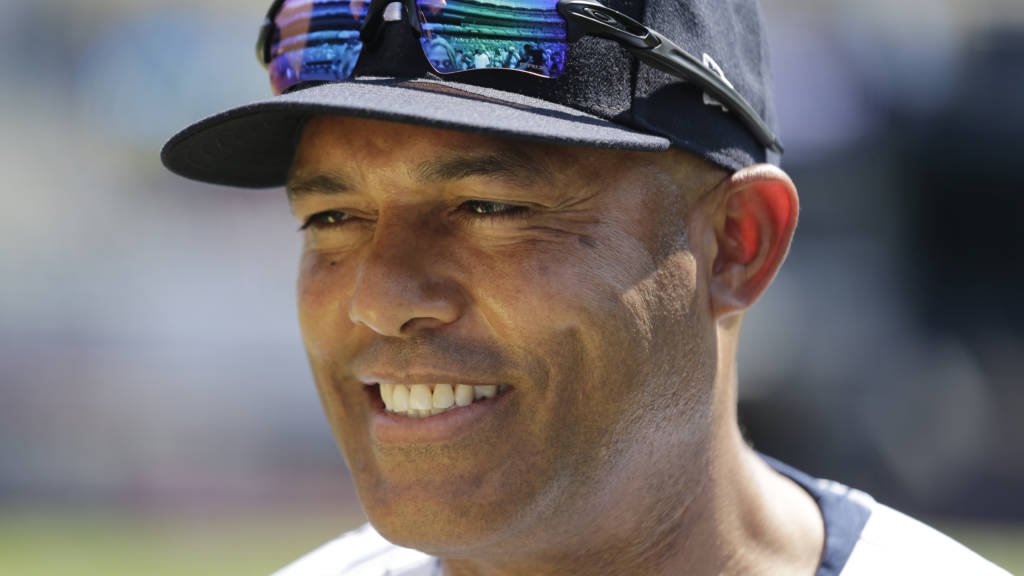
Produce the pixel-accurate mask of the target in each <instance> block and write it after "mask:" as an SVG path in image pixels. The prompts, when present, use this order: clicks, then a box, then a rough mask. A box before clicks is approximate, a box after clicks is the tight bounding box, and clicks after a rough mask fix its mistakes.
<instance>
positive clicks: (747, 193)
mask: <svg viewBox="0 0 1024 576" xmlns="http://www.w3.org/2000/svg"><path fill="white" fill-rule="evenodd" d="M722 187H723V189H722V190H720V191H719V198H720V199H721V201H720V202H719V203H718V204H717V205H716V208H715V214H714V218H713V221H714V236H715V245H716V251H715V257H714V262H713V264H712V267H711V304H712V313H713V315H714V317H715V318H721V317H724V316H728V315H730V314H732V313H735V312H739V311H742V310H745V309H746V308H748V307H749V306H750V305H751V304H753V303H754V302H755V301H756V300H757V298H758V297H759V296H760V295H761V294H762V293H763V292H764V290H765V289H766V288H767V287H768V285H769V284H770V283H771V281H772V279H773V278H774V277H775V273H776V272H777V271H778V269H779V266H781V265H782V262H783V260H785V258H786V253H787V252H788V250H789V244H790V241H791V240H792V238H793V231H794V230H795V229H796V220H797V214H798V213H799V200H798V198H797V193H796V187H795V186H794V185H793V182H792V180H790V179H789V177H788V176H787V175H786V173H785V172H783V171H782V170H780V169H779V168H777V167H775V166H770V165H765V164H762V165H758V166H751V167H749V168H745V169H743V170H740V171H739V172H736V173H735V174H733V175H732V176H731V177H730V178H729V180H727V181H726V182H723V183H722Z"/></svg>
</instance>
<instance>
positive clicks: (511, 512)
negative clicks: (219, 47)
mask: <svg viewBox="0 0 1024 576" xmlns="http://www.w3.org/2000/svg"><path fill="white" fill-rule="evenodd" d="M640 20H642V21H643V22H642V23H641V22H640ZM440 40H443V43H444V44H445V45H449V46H458V47H460V49H462V47H466V48H467V49H469V50H480V51H481V52H486V51H494V53H500V52H508V53H517V52H519V51H521V50H528V51H529V50H532V51H533V52H536V53H538V54H544V65H543V66H540V65H538V67H537V68H536V69H535V70H533V71H532V72H529V71H528V72H523V71H521V70H502V69H497V70H496V69H488V70H476V71H472V70H471V71H467V72H464V73H460V74H452V75H451V76H448V74H449V73H454V72H456V70H455V69H454V65H452V66H453V69H448V66H449V64H446V63H445V62H447V61H446V60H443V59H436V58H434V59H430V58H429V56H430V54H431V52H430V51H431V47H432V46H436V45H437V43H438V42H439V41H440ZM526 47H529V48H526ZM325 54H330V56H329V57H326V56H325ZM260 55H261V58H262V60H263V61H264V63H265V64H266V65H267V67H268V70H269V71H270V74H271V82H272V86H273V87H274V89H275V91H276V92H279V93H281V95H279V96H277V97H275V98H273V99H271V100H268V101H265V102H261V103H257V104H253V105H249V106H246V107H242V108H238V109H235V110H232V111H229V112H226V113H225V114H222V115H219V116H216V117H213V118H210V119H207V120H205V121H203V122H200V123H198V124H196V125H194V126H192V127H190V128H188V129H186V130H185V131H184V132H182V133H181V134H179V135H177V136H176V137H175V138H174V139H172V140H171V142H169V143H168V145H167V147H166V148H165V150H164V154H163V158H164V162H165V163H166V164H167V165H168V166H169V167H170V168H171V169H172V170H174V171H176V172H178V173H181V174H183V175H185V176H188V177H191V178H196V179H200V180H205V181H209V182H216V183H225V184H232V185H237V186H247V187H275V186H281V185H285V186H286V189H287V193H288V199H289V202H290V205H291V209H292V212H293V214H294V215H295V217H296V218H297V219H298V221H299V223H300V225H301V228H302V232H303V234H304V248H303V253H302V263H301V266H300V273H299V282H298V303H299V306H298V308H299V319H300V323H301V328H302V335H303V339H304V342H305V346H306V350H307V353H308V356H309V361H310V365H311V367H312V372H313V376H314V380H315V383H316V388H317V390H318V392H319V395H320V399H321V401H322V403H323V407H324V412H325V414H326V416H327V419H328V421H329V423H330V425H331V428H332V430H333V432H334V435H335V438H336V440H337V442H338V444H339V446H340V447H341V450H342V453H343V455H344V457H345V460H346V462H347V463H348V466H349V468H350V470H351V472H352V476H353V478H354V480H355V485H356V489H357V491H358V494H359V498H360V501H361V503H362V505H363V507H364V509H365V511H366V514H367V516H368V518H369V520H370V525H367V526H365V527H363V528H362V529H360V530H358V531H356V532H353V533H351V534H347V535H343V536H342V537H340V538H338V539H337V540H335V541H332V542H330V543H328V544H326V545H324V546H323V547H322V548H320V549H318V550H316V551H314V552H312V553H310V554H309V555H307V556H306V557H304V558H302V559H300V560H298V561H296V562H295V563H293V564H292V565H290V566H289V567H287V568H285V569H284V570H282V571H281V574H283V575H289V576H302V575H311V574H367V575H369V574H373V575H382V574H392V575H395V574H401V575H405V576H411V575H414V574H623V575H635V574H693V575H705V574H708V575H711V574H743V575H760V574H765V575H768V574H796V575H805V574H806V575H812V574H817V575H821V576H825V575H836V574H843V575H845V576H861V575H867V574H908V573H927V574H940V573H948V574H1002V572H1001V571H999V570H998V569H997V568H995V567H993V566H992V565H991V564H988V563H987V562H985V561H984V560H982V559H980V558H978V557H977V556H974V555H973V554H972V553H970V552H969V551H967V550H966V549H964V548H962V547H961V546H959V545H958V544H956V543H955V542H952V541H951V540H949V539H947V538H945V537H944V536H942V535H940V534H938V533H937V532H934V531H933V530H931V529H930V528H927V527H926V526H924V525H921V524H919V523H917V522H915V521H913V520H911V519H909V518H907V517H905V516H903V515H900V514H899V513H897V512H895V511H893V510H891V509H888V508H886V507H884V506H881V505H879V504H877V503H875V502H874V501H873V500H872V499H871V498H870V497H868V496H867V495H865V494H862V493H859V492H856V491H852V490H850V489H847V488H845V487H842V486H840V485H837V484H834V483H827V482H821V481H816V480H814V479H812V478H809V477H807V476H805V475H803V474H801V473H800V472H797V471H795V470H793V469H791V468H788V467H787V466H785V465H783V464H781V463H779V462H776V461H774V460H772V459H770V458H767V457H765V456H762V455H759V454H757V453H755V452H754V451H753V450H751V449H750V448H749V447H748V446H747V445H746V444H745V443H744V441H743V439H742V437H741V435H740V432H739V427H738V424H737V420H736V394H737V376H736V349H737V345H738V342H739V336H740V329H741V324H742V319H743V312H744V311H745V310H746V309H747V308H748V307H750V306H751V305H752V304H753V303H754V302H755V301H756V300H757V298H758V297H759V296H760V295H761V294H762V292H763V291H764V290H765V289H766V288H767V286H768V284H769V283H770V282H771V280H772V278H773V277H774V276H775V274H776V272H777V270H778V268H779V266H780V265H781V264H782V261H783V260H784V258H785V255H786V252H787V250H788V247H789V244H790V240H791V238H792V236H793V232H794V228H795V226H796V221H797V213H798V200H797V193H796V189H795V188H794V186H793V183H792V182H791V181H790V180H789V178H788V177H787V176H786V175H785V173H784V172H782V171H781V170H780V169H779V167H778V166H777V163H778V159H779V154H780V153H781V151H782V147H781V145H780V144H779V142H778V140H777V138H776V137H775V135H774V133H773V128H772V126H771V123H770V119H771V118H772V116H773V113H772V106H771V97H770V90H769V86H768V81H767V77H768V67H767V63H766V56H765V53H764V41H763V31H762V26H761V17H760V12H759V9H758V8H757V6H756V4H753V3H752V2H749V1H747V0H733V1H729V2H705V1H702V0H701V1H698V0H692V1H691V0H649V1H648V2H647V4H646V5H642V4H637V3H634V2H623V3H618V4H615V5H610V7H609V6H604V5H601V4H596V3H594V2H590V1H587V0H560V1H558V2H554V1H551V0H544V1H541V0H501V1H499V2H488V3H486V4H485V3H476V2H455V1H453V2H448V3H443V2H442V3H438V2H433V1H431V0H419V1H418V2H415V1H413V0H408V1H406V2H395V3H390V4H388V3H386V2H380V1H377V0H374V2H371V3H370V4H369V5H365V4H361V3H359V4H357V3H349V2H345V1H341V2H327V1H312V2H311V1H310V0H284V1H278V2H275V4H274V5H273V6H272V7H271V10H270V12H269V14H268V18H267V21H266V24H265V25H264V28H263V31H262V33H261V42H260ZM325 58H327V59H326V60H325ZM339 58H340V59H343V60H344V59H346V58H348V59H351V60H345V61H339V60H338V59H339ZM462 64H464V63H462ZM563 65H564V66H563ZM460 67H461V64H460ZM342 71H343V72H342ZM766 119H767V120H766Z"/></svg>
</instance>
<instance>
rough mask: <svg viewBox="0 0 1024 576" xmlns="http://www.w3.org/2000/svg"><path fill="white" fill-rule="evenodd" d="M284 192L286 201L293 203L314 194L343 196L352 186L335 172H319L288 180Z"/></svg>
mask: <svg viewBox="0 0 1024 576" xmlns="http://www.w3.org/2000/svg"><path fill="white" fill-rule="evenodd" d="M285 190H286V191H287V192H288V200H290V201H295V200H297V199H299V198H302V197H303V196H312V195H315V194H326V195H332V194H344V193H346V192H350V191H352V184H351V183H350V182H349V181H348V179H347V178H345V176H344V175H342V174H339V173H337V172H319V173H317V174H314V175H312V176H305V177H302V176H300V177H297V178H289V179H288V184H287V185H286V186H285Z"/></svg>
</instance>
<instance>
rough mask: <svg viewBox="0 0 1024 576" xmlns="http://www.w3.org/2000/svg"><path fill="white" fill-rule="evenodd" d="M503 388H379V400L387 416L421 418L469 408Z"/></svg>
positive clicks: (443, 386) (403, 385) (495, 394)
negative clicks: (390, 413)
mask: <svg viewBox="0 0 1024 576" xmlns="http://www.w3.org/2000/svg"><path fill="white" fill-rule="evenodd" d="M506 388H508V387H507V386H504V385H503V386H467V385H465V384H459V385H457V386H452V385H451V384H436V385H434V389H433V390H431V389H430V386H428V385H426V384H413V385H411V386H406V385H405V384H381V385H380V399H381V400H383V401H384V407H385V408H387V410H388V412H392V413H395V414H401V415H403V416H411V417H414V418H425V417H427V416H432V415H434V414H440V413H442V412H447V411H448V410H452V409H454V408H460V407H462V406H469V405H470V404H472V403H473V402H474V401H476V400H480V399H483V398H493V397H494V396H497V395H498V393H499V392H504V391H505V389H506Z"/></svg>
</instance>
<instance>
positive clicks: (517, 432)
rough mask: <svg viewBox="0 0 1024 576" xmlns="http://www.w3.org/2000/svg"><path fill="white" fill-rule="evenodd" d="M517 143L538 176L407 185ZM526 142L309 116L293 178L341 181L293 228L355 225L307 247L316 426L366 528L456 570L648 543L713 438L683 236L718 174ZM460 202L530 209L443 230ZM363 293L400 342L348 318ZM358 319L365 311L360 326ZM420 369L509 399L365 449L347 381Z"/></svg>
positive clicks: (695, 271)
mask: <svg viewBox="0 0 1024 576" xmlns="http://www.w3.org/2000/svg"><path fill="white" fill-rule="evenodd" d="M510 147H511V149H513V150H519V151H520V152H521V153H522V154H524V155H525V156H524V157H526V158H531V157H532V158H535V159H536V160H535V161H536V162H537V164H538V167H540V165H541V164H543V168H542V169H541V172H542V173H544V175H545V179H544V180H543V181H531V179H530V178H524V179H523V180H522V182H520V183H518V184H517V183H516V181H515V179H514V178H504V177H499V178H493V177H491V176H488V175H487V174H470V175H469V176H468V177H462V176H460V177H459V178H456V179H449V180H447V181H442V182H432V183H424V182H423V181H421V180H417V179H416V175H417V174H422V167H423V166H424V163H429V162H436V161H437V160H438V159H439V158H443V157H450V156H452V155H465V154H467V153H469V152H472V153H473V154H480V153H482V152H483V153H486V152H487V151H495V152H498V151H501V150H506V151H507V150H509V148H510ZM523 150H524V148H523V145H522V144H521V143H511V142H510V141H506V140H501V139H497V138H490V137H485V136H480V135H470V134H462V133H456V132H448V131H442V130H436V129H428V128H420V127H413V126H407V125H397V124H387V123H382V122H374V121H367V120H355V119H341V118H333V119H315V120H313V121H311V123H310V124H309V125H308V126H307V128H306V131H305V133H304V135H303V138H302V141H301V143H300V145H299V149H298V153H297V156H296V161H295V165H294V167H293V176H292V182H295V181H298V180H302V179H305V180H306V181H310V179H315V178H316V176H317V175H318V174H333V175H335V176H342V177H344V178H345V179H347V183H348V185H349V189H348V190H347V191H346V192H345V193H344V194H333V195H325V194H316V193H314V194H309V195H307V196H306V197H304V198H303V199H301V200H293V211H295V212H296V216H297V217H299V218H300V219H301V218H306V217H309V216H310V215H312V214H313V213H315V212H316V211H317V210H320V211H322V210H337V211H346V212H351V213H355V214H358V215H359V218H358V220H357V221H355V224H354V225H353V226H349V227H348V228H346V229H345V230H346V231H345V232H344V233H341V232H336V231H335V232H332V234H335V236H333V237H331V238H330V241H327V240H325V239H323V238H311V236H312V234H307V241H306V248H305V249H304V254H303V262H302V266H301V270H300V277H299V315H300V323H301V326H302V332H303V338H304V341H305V343H306V347H307V352H308V355H309V359H310V363H311V367H312V370H313V374H314V379H315V381H316V384H317V388H318V392H319V393H320V396H321V400H322V402H323V405H324V409H325V413H326V415H327V418H328V421H329V423H330V425H331V427H332V429H333V430H334V432H335V436H336V438H337V440H338V442H339V445H340V446H341V448H342V452H343V454H344V456H345V458H346V461H347V462H348V464H349V466H350V468H351V470H352V474H353V477H354V479H355V483H356V486H357V490H358V492H359V495H360V499H361V501H362V503H363V505H364V508H365V510H366V512H367V514H368V516H369V517H370V520H371V521H372V522H373V523H374V525H375V526H376V527H377V528H378V530H379V531H381V533H382V534H384V535H385V536H386V537H388V538H389V539H391V540H393V541H394V542H396V543H399V544H403V545H406V546H413V547H417V548H420V549H422V550H425V551H427V552H430V553H434V554H437V555H441V556H446V557H450V558H460V557H461V558H467V559H472V558H485V557H489V558H491V559H494V560H495V561H500V560H502V559H503V558H504V560H505V561H513V560H517V559H518V560H519V561H522V559H523V558H527V557H531V556H532V557H533V558H534V559H536V561H537V562H541V561H542V559H545V558H546V559H547V561H549V562H551V563H554V562H559V561H565V560H566V558H558V559H556V558H555V557H556V556H559V555H562V556H564V555H567V554H570V555H571V554H572V553H573V552H572V550H571V549H572V548H573V547H574V546H575V547H577V548H579V544H580V543H581V542H583V541H584V540H587V539H590V540H592V542H591V544H592V545H590V546H585V547H584V548H585V549H587V550H590V551H591V553H592V552H593V551H594V550H603V551H604V552H602V553H601V554H605V553H608V554H611V553H613V552H614V550H615V549H618V548H622V549H625V548H629V547H631V545H632V544H633V542H632V540H635V539H637V538H642V539H647V538H650V537H651V532H647V533H640V534H638V533H636V531H635V529H636V528H637V526H638V525H641V524H644V523H648V522H650V518H651V517H652V512H653V513H655V515H656V516H657V515H664V514H668V515H669V516H671V515H672V514H675V513H676V512H675V511H674V510H675V509H676V508H678V507H680V506H683V505H684V503H682V502H678V503H672V502H666V498H671V497H673V496H675V495H677V494H679V493H680V492H681V491H680V490H679V489H678V487H679V486H680V485H686V484H687V483H690V482H693V481H695V479H696V478H699V476H700V474H698V473H697V472H696V471H693V470H687V469H686V466H681V465H680V464H679V463H694V462H702V461H703V457H702V455H701V454H700V451H701V449H702V446H704V445H705V442H704V438H705V435H706V434H707V429H708V427H709V426H710V424H709V422H710V417H711V416H710V412H709V411H710V408H709V399H708V398H709V395H710V387H711V385H712V382H713V380H714V375H713V371H714V368H713V366H714V349H713V344H711V342H712V341H713V337H712V327H711V322H710V318H709V311H708V306H707V294H706V291H705V289H704V288H703V284H702V281H701V274H702V272H701V270H700V268H701V263H700V262H698V261H697V259H695V257H694V255H693V254H692V252H691V251H690V250H689V246H688V242H687V238H686V230H687V222H688V218H689V215H690V206H691V204H692V203H693V201H695V198H696V197H697V195H698V194H699V192H701V191H705V190H707V189H709V188H710V187H713V184H714V183H716V182H717V181H718V180H720V179H721V177H722V175H721V174H720V173H717V172H716V171H714V170H710V169H708V168H707V166H706V165H705V164H703V163H702V162H700V161H697V160H695V159H693V158H692V157H690V156H688V155H685V154H683V153H681V152H676V151H670V152H667V153H664V154H660V155H659V154H652V153H627V152H613V151H599V150H588V149H580V148H568V147H557V146H549V145H529V147H528V148H527V149H526V151H525V152H524V151H523ZM499 156H500V155H499ZM534 180H536V179H534ZM681 191H682V193H681ZM466 199H470V200H472V199H482V200H486V201H496V202H509V203H518V204H525V205H529V206H531V210H532V211H531V212H530V213H529V215H528V216H527V217H525V218H523V219H519V220H510V219H507V220H494V221H487V222H484V221H483V220H470V221H466V220H462V219H457V218H455V217H454V215H455V214H461V212H460V211H461V210H462V208H463V207H464V206H465V204H464V202H465V201H466ZM459 218H462V216H459ZM325 236H326V235H325ZM371 282H376V283H377V284H373V285H370V284H371ZM388 282H392V284H389V283H388ZM394 283H398V284H394ZM369 289H375V290H377V294H387V295H390V296H391V297H392V298H394V299H395V301H393V302H392V306H393V307H392V308H390V309H381V310H379V311H378V312H380V316H378V317H377V318H385V317H386V314H387V313H394V310H395V309H396V308H394V307H398V308H400V309H402V310H410V312H409V314H410V316H411V317H410V318H409V320H410V321H411V322H412V323H407V324H406V326H411V327H412V329H410V330H407V331H406V332H404V333H403V332H401V331H395V332H391V333H385V331H384V330H383V329H382V328H381V326H383V325H384V323H383V322H382V323H381V325H378V326H371V324H372V322H369V321H365V320H364V321H354V320H353V307H354V306H355V303H356V300H357V299H358V294H359V291H360V290H369ZM403 298H404V299H408V301H404V300H401V299H403ZM367 302H369V300H367ZM423 302H427V303H428V304H429V305H422V304H423ZM437 302H441V304H437ZM387 304H388V301H387V299H386V298H378V299H377V300H373V301H372V305H373V306H380V307H385V306H387ZM417 306H419V308H417ZM424 306H425V307H424ZM431 306H434V307H433V308H431ZM365 307H366V308H367V310H366V311H363V316H358V315H357V316H358V317H359V318H364V319H365V318H369V317H370V311H369V308H370V307H371V306H370V304H366V305H365ZM389 310H390V312H389ZM438 311H441V312H438ZM453 311H454V312H453ZM442 312H443V320H440V321H439V320H438V318H439V317H441V316H442ZM416 314H421V317H418V318H416V317H412V316H415V315H416ZM431 314H433V315H434V316H436V317H429V316H430V315H431ZM423 365H429V366H433V367H435V368H436V367H438V366H441V367H443V368H444V369H445V370H451V371H454V372H462V373H465V374H468V375H478V376H480V377H481V378H489V379H492V380H499V381H502V382H504V383H507V384H508V385H509V386H511V390H510V392H509V393H508V395H507V398H505V400H504V401H503V402H502V403H501V404H500V409H496V410H494V412H493V414H490V415H489V416H488V418H486V419H484V420H482V421H481V423H480V424H479V426H477V427H475V428H474V429H472V430H471V431H469V432H468V433H466V434H464V435H462V436H460V437H458V438H454V439H451V440H450V441H446V442H439V443H424V444H412V445H382V444H380V443H379V442H376V441H375V439H374V435H373V432H372V426H373V424H372V421H373V417H374V416H373V410H374V409H373V406H372V405H371V402H369V401H368V400H367V393H366V392H367V390H366V388H367V387H366V386H365V385H364V384H365V383H363V382H360V381H359V380H358V378H357V377H356V372H358V371H359V370H362V369H364V368H366V367H374V368H375V369H377V368H382V367H383V368H384V369H386V370H388V371H391V372H393V373H398V374H405V373H410V372H415V371H416V370H417V369H418V367H419V366H423ZM496 405H497V404H496ZM682 493H683V494H685V490H683V491H682ZM652 506H654V508H652ZM647 529H649V527H648V528H647ZM592 559H593V558H591V560H592Z"/></svg>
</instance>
